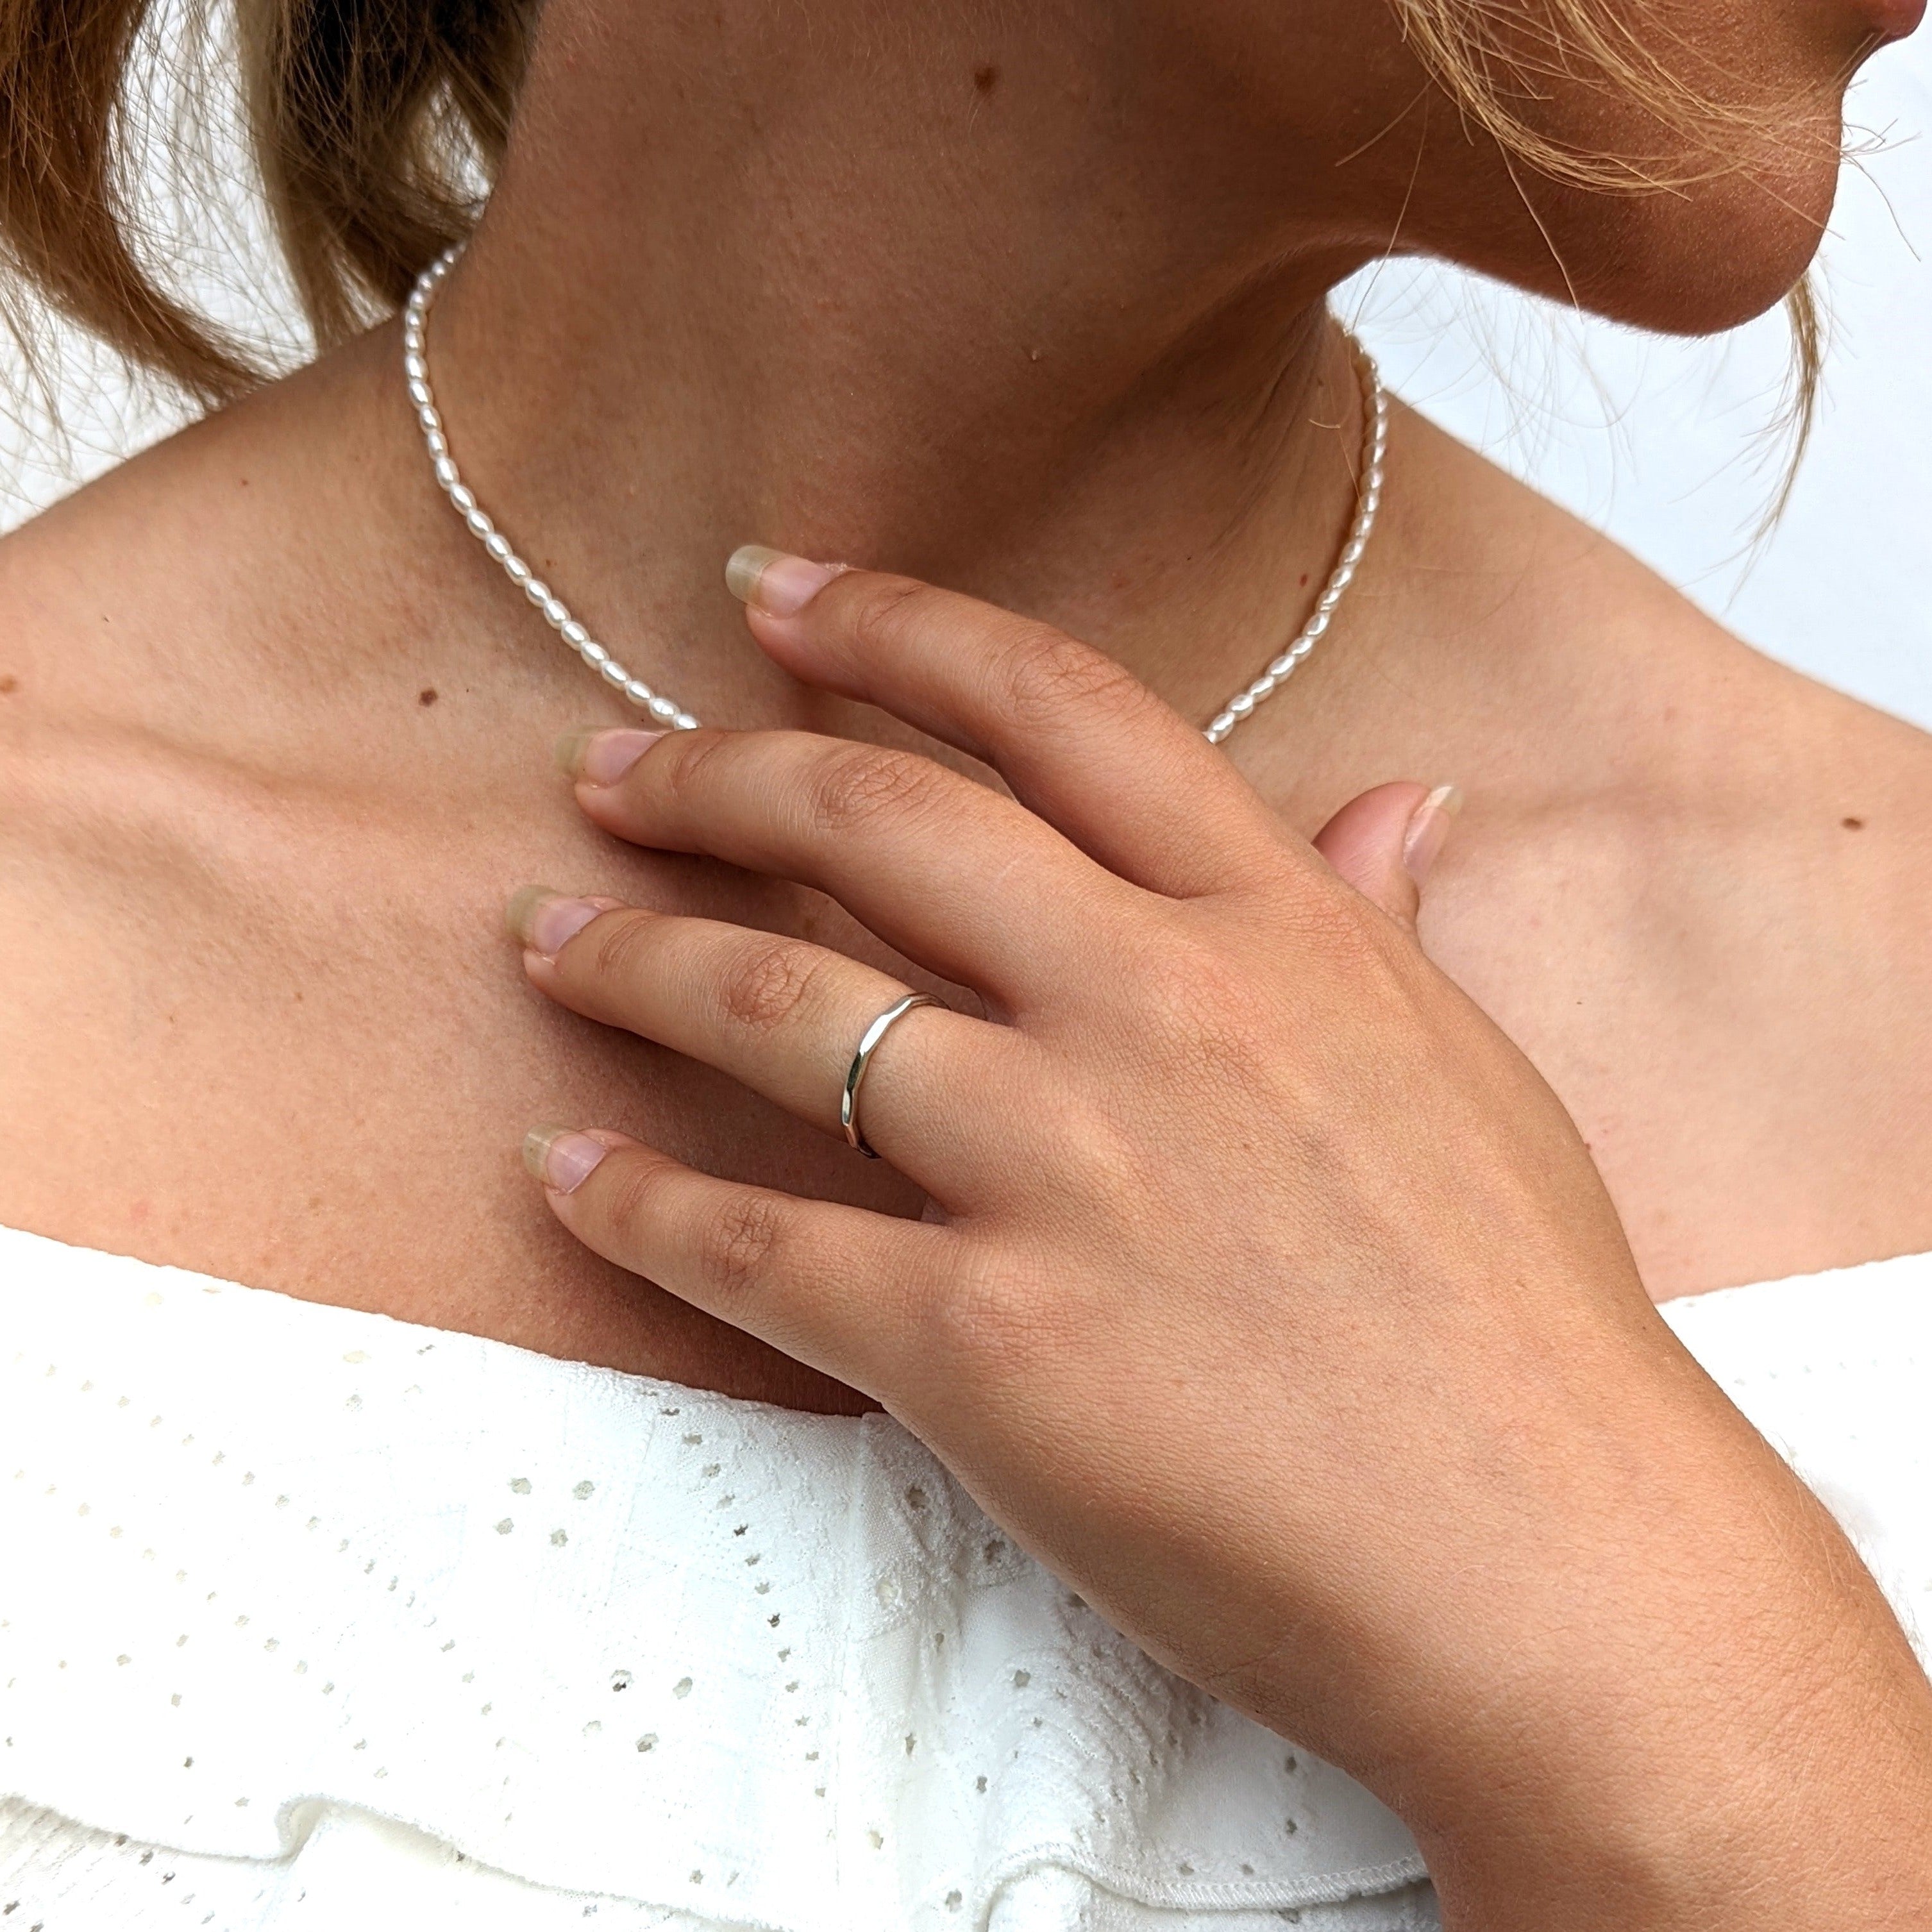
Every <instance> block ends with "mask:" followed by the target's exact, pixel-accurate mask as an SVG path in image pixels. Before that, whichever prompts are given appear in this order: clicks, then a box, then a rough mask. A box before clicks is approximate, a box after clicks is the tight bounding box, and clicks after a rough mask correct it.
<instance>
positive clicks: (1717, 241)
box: [1540, 155, 1838, 335]
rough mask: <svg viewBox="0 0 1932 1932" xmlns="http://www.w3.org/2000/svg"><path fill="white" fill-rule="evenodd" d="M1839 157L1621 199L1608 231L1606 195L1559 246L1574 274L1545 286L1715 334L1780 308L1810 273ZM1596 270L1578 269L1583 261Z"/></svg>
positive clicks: (1670, 326)
mask: <svg viewBox="0 0 1932 1932" xmlns="http://www.w3.org/2000/svg"><path fill="white" fill-rule="evenodd" d="M1837 191H1838V162H1837V159H1836V157H1835V155H1833V156H1830V157H1820V159H1819V160H1818V161H1817V162H1816V163H1812V164H1810V165H1808V166H1793V165H1791V164H1790V162H1789V161H1788V160H1787V165H1786V166H1784V168H1783V169H1781V171H1780V174H1779V176H1778V178H1777V179H1776V180H1775V181H1773V180H1769V179H1767V178H1766V177H1765V176H1764V175H1762V174H1760V175H1754V177H1753V178H1751V179H1749V180H1745V179H1743V178H1736V179H1734V180H1733V181H1726V182H1720V183H1712V184H1707V185H1706V186H1705V187H1702V188H1700V189H1698V190H1695V191H1694V193H1692V194H1691V196H1688V198H1679V197H1676V196H1646V197H1644V198H1643V199H1641V200H1639V199H1631V200H1628V201H1625V202H1623V204H1622V206H1621V207H1620V208H1619V209H1618V211H1617V215H1616V220H1615V221H1614V223H1612V224H1610V225H1609V227H1608V229H1607V228H1606V226H1605V224H1604V223H1602V220H1601V217H1602V215H1603V214H1604V211H1605V203H1604V201H1602V200H1599V202H1598V205H1597V208H1596V209H1595V214H1597V216H1598V221H1597V223H1595V224H1593V225H1594V226H1595V233H1592V234H1591V235H1589V236H1583V235H1578V236H1576V237H1575V238H1574V241H1573V242H1572V245H1571V247H1569V248H1562V242H1561V240H1560V239H1559V248H1560V249H1561V250H1562V253H1563V254H1565V257H1567V259H1568V265H1569V267H1570V274H1569V275H1568V278H1563V277H1561V276H1559V277H1556V278H1554V282H1553V285H1550V284H1549V281H1548V278H1540V279H1544V280H1545V281H1546V285H1545V286H1544V287H1543V289H1542V290H1541V292H1542V293H1545V294H1547V295H1550V296H1553V297H1555V298H1556V299H1560V300H1569V299H1573V298H1574V299H1576V300H1577V301H1580V302H1581V303H1582V304H1583V306H1584V307H1585V308H1589V309H1591V310H1593V311H1596V312H1597V313H1598V314H1601V315H1604V316H1606V317H1609V318H1610V320H1613V321H1616V322H1622V323H1628V324H1630V325H1631V326H1632V327H1634V328H1637V329H1650V330H1653V331H1655V332H1658V333H1659V334H1662V335H1719V334H1721V333H1722V332H1724V330H1726V329H1735V328H1736V327H1738V326H1739V324H1741V323H1746V322H1749V321H1750V320H1751V319H1752V318H1753V317H1756V316H1760V315H1762V314H1764V313H1765V311H1766V310H1768V309H1770V308H1775V307H1776V306H1777V305H1778V303H1779V302H1781V301H1782V300H1783V299H1784V297H1785V296H1787V295H1789V294H1790V292H1791V290H1793V288H1794V287H1796V285H1797V284H1798V283H1799V282H1800V281H1802V280H1803V278H1804V276H1805V272H1806V271H1807V270H1808V269H1809V268H1810V267H1811V263H1812V260H1813V258H1814V256H1816V254H1817V252H1818V245H1819V244H1820V242H1821V241H1822V240H1823V237H1824V234H1825V230H1826V224H1827V223H1829V220H1830V219H1831V215H1832V205H1833V202H1834V201H1835V198H1836V195H1837ZM1580 263H1589V264H1590V265H1591V266H1590V268H1589V269H1588V270H1587V271H1585V272H1581V273H1580V272H1579V265H1580Z"/></svg>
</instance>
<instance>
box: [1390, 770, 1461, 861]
mask: <svg viewBox="0 0 1932 1932" xmlns="http://www.w3.org/2000/svg"><path fill="white" fill-rule="evenodd" d="M1462 809H1463V794H1462V793H1461V792H1460V791H1459V790H1457V787H1455V786H1454V785H1452V784H1445V785H1438V786H1437V787H1436V789H1435V790H1433V792H1431V793H1430V794H1429V796H1427V798H1425V799H1424V800H1423V801H1422V802H1421V804H1420V805H1418V806H1417V807H1416V808H1415V811H1414V812H1413V813H1412V814H1411V815H1410V817H1409V829H1408V830H1407V831H1406V832H1404V833H1403V840H1402V862H1403V865H1405V866H1406V868H1408V871H1409V877H1411V878H1412V879H1413V880H1415V883H1417V884H1418V886H1419V885H1421V883H1422V882H1423V880H1424V879H1426V878H1427V877H1428V876H1429V872H1430V868H1431V867H1432V866H1433V865H1434V864H1435V863H1436V860H1437V859H1439V858H1440V857H1441V856H1442V848H1443V847H1444V846H1445V844H1448V841H1449V828H1450V826H1451V825H1452V824H1453V823H1454V822H1455V817H1456V814H1457V813H1458V812H1459V811H1461V810H1462Z"/></svg>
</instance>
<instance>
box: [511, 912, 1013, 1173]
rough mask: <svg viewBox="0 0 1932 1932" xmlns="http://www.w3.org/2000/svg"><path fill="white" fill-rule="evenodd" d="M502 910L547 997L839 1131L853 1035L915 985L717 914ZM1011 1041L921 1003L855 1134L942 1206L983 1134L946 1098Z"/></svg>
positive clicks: (956, 1097) (897, 1035) (977, 1089)
mask: <svg viewBox="0 0 1932 1932" xmlns="http://www.w3.org/2000/svg"><path fill="white" fill-rule="evenodd" d="M586 913H587V914H588V915H589V918H588V920H587V922H586V920H585V915H586ZM510 919H511V927H512V929H513V930H514V931H515V932H516V933H517V937H518V938H520V939H521V940H522V941H523V943H524V946H525V948H526V951H525V953H524V965H525V970H526V972H527V973H528V974H529V978H530V980H531V983H532V985H534V986H537V987H538V989H540V990H541V991H542V992H545V993H547V994H548V995H550V997H551V998H553V999H555V1000H556V1001H559V1003H560V1004H562V1005H564V1006H567V1007H570V1008H571V1010H573V1011H574V1012H577V1013H582V1014H583V1015H584V1016H586V1018H588V1019H595V1020H601V1021H603V1022H604V1023H605V1024H606V1025H610V1026H619V1027H622V1028H625V1029H627V1030H628V1031H630V1032H632V1033H635V1034H642V1035H643V1037H644V1038H646V1039H647V1040H655V1041H656V1042H657V1043H658V1044H659V1045H660V1046H667V1047H669V1048H670V1049H672V1050H673V1052H678V1053H682V1054H685V1055H688V1056H689V1057H690V1058H691V1059H694V1060H700V1061H703V1062H704V1063H705V1064H706V1065H707V1066H710V1067H717V1068H718V1069H719V1070H721V1072H723V1073H728V1074H730V1076H732V1078H733V1079H736V1080H738V1081H741V1082H742V1083H743V1084H744V1085H745V1086H747V1087H748V1088H751V1090H752V1091H754V1093H758V1094H763V1095H764V1096H765V1097H766V1099H768V1100H775V1102H777V1103H778V1105H779V1106H781V1107H783V1108H784V1109H786V1110H787V1112H790V1113H793V1114H796V1115H797V1116H798V1117H799V1118H800V1119H801V1120H805V1121H810V1122H811V1124H813V1125H814V1127H820V1128H822V1129H823V1130H824V1131H825V1132H826V1133H833V1134H838V1135H840V1136H841V1137H842V1136H843V1135H844V1127H843V1126H842V1125H841V1120H840V1111H839V1103H840V1101H841V1097H842V1096H843V1094H844V1087H845V1079H846V1076H847V1072H848V1070H850V1067H851V1065H852V1061H853V1055H854V1053H855V1052H856V1049H857V1047H858V1045H859V1040H860V1039H861V1037H862V1036H863V1034H865V1030H866V1028H868V1026H870V1025H871V1023H872V1022H873V1021H874V1020H875V1019H877V1018H878V1017H879V1016H880V1014H882V1013H885V1012H886V1010H888V1009H889V1007H892V1006H893V1005H894V1004H895V1003H896V1002H897V1001H900V1000H901V999H903V998H904V997H905V995H906V994H907V992H909V991H910V990H911V989H909V988H908V987H907V986H905V985H904V983H903V982H901V981H900V980H895V979H894V978H892V976H891V975H890V974H886V973H881V972H880V971H877V969H876V968H873V967H871V966H867V965H863V964H862V963H861V962H859V961H858V960H856V959H848V958H847V956H845V955H844V953H835V952H833V951H832V950H830V949H829V947H823V946H814V945H813V944H811V942H810V941H808V940H802V939H793V938H790V937H789V936H787V935H781V934H777V933H769V932H753V931H751V930H749V929H747V928H745V927H743V926H733V925H730V924H728V923H727V922H724V921H723V920H719V919H692V918H686V917H682V916H677V915H674V914H671V913H656V912H651V911H648V910H643V909H642V908H640V907H634V906H622V905H618V904H615V903H613V901H608V900H572V899H568V898H564V897H562V896H561V895H553V894H547V893H543V892H532V891H526V892H520V893H519V894H517V897H516V898H514V900H512V901H511V910H510ZM573 922H574V929H573ZM564 932H568V937H567V938H562V940H561V941H559V938H557V935H559V934H562V933H564ZM547 949H549V950H547ZM1014 1038H1015V1037H1014V1036H1013V1035H1012V1034H1010V1033H1009V1032H1007V1030H1006V1029H1004V1028H998V1027H995V1026H992V1025H989V1023H988V1022H986V1021H983V1020H977V1019H969V1018H968V1016H965V1015H964V1014H962V1013H955V1012H953V1010H951V1009H950V1007H943V1006H937V1007H918V1008H916V1009H914V1010H912V1011H911V1012H910V1013H907V1014H906V1015H905V1016H904V1017H903V1018H902V1019H900V1020H899V1021H898V1022H895V1023H894V1024H893V1025H892V1027H891V1028H889V1031H888V1032H887V1034H886V1035H885V1037H883V1038H881V1039H880V1040H879V1041H878V1042H877V1045H876V1046H874V1049H873V1053H872V1056H871V1061H870V1063H869V1064H868V1069H867V1071H866V1073H865V1085H864V1088H863V1090H862V1096H861V1101H860V1105H861V1108H862V1112H861V1113H860V1115H859V1125H860V1126H861V1127H862V1131H863V1133H864V1135H865V1139H866V1141H867V1142H868V1143H869V1144H870V1145H871V1146H872V1147H874V1148H877V1150H878V1151H879V1152H880V1154H882V1155H883V1157H885V1158H886V1159H888V1160H890V1161H891V1162H892V1165H893V1166H895V1167H896V1168H898V1169H899V1170H900V1172H901V1173H903V1174H904V1175H907V1177H908V1178H910V1179H911V1180H913V1181H916V1182H917V1183H918V1184H919V1186H920V1187H923V1188H925V1189H926V1192H927V1193H929V1194H932V1195H933V1196H935V1198H936V1199H938V1200H940V1201H941V1202H942V1204H944V1205H953V1204H952V1201H951V1199H950V1196H952V1194H953V1192H954V1190H956V1188H957V1187H958V1186H959V1184H960V1183H961V1181H962V1179H963V1178H965V1177H963V1176H962V1174H961V1172H960V1163H959V1159H958V1158H957V1155H958V1154H959V1150H960V1149H961V1148H962V1146H964V1145H971V1144H977V1142H978V1141H979V1140H980V1136H978V1135H977V1134H973V1133H964V1132H962V1125H963V1124H962V1121H960V1119H959V1112H958V1110H959V1108H960V1107H961V1106H963V1105H967V1104H970V1103H971V1097H974V1096H976V1095H978V1094H983V1093H984V1092H985V1091H986V1075H987V1072H988V1070H989V1060H990V1061H993V1062H997V1061H998V1060H999V1058H1001V1056H1002V1055H1003V1053H1004V1052H1005V1051H1006V1050H1007V1049H1009V1048H1010V1047H1011V1046H1012V1045H1013V1043H1014ZM969 1069H970V1070H971V1078H969V1077H968V1072H969Z"/></svg>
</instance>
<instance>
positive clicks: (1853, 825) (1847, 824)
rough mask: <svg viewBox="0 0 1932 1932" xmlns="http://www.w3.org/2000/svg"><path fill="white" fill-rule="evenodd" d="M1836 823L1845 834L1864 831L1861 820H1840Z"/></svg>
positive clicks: (1863, 823)
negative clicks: (1842, 828) (1841, 827)
mask: <svg viewBox="0 0 1932 1932" xmlns="http://www.w3.org/2000/svg"><path fill="white" fill-rule="evenodd" d="M1838 823H1840V824H1841V825H1842V826H1843V827H1844V828H1845V829H1846V831H1847V832H1862V831H1863V830H1864V829H1865V822H1864V820H1863V819H1862V818H1841V819H1840V820H1838Z"/></svg>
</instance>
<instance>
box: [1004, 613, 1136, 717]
mask: <svg viewBox="0 0 1932 1932" xmlns="http://www.w3.org/2000/svg"><path fill="white" fill-rule="evenodd" d="M995 678H996V679H997V684H998V688H1000V689H1001V690H1002V691H1004V694H1005V698H1006V703H1007V708H1008V709H1009V710H1010V712H1011V713H1012V715H1013V718H1014V719H1015V721H1016V722H1017V723H1019V724H1022V725H1023V726H1026V727H1043V726H1047V725H1051V724H1054V723H1055V722H1056V721H1058V720H1059V719H1061V718H1064V717H1066V716H1067V715H1068V714H1069V713H1070V712H1077V713H1079V714H1081V715H1092V714H1093V713H1094V712H1100V713H1101V714H1102V715H1104V716H1109V717H1112V716H1118V715H1121V714H1122V713H1124V712H1130V711H1131V710H1133V709H1136V708H1137V707H1138V706H1139V704H1140V703H1142V700H1143V698H1144V697H1145V693H1144V692H1143V691H1142V687H1141V685H1140V683H1139V680H1138V679H1136V678H1135V676H1133V673H1131V672H1130V671H1128V670H1126V669H1124V667H1122V666H1121V665H1120V664H1116V663H1115V661H1114V660H1113V659H1112V658H1110V657H1108V656H1106V655H1105V654H1104V653H1103V652H1100V651H1097V650H1095V649H1094V648H1093V646H1091V645H1090V644H1083V643H1080V642H1079V641H1078V640H1076V639H1075V638H1073V637H1068V636H1067V635H1066V634H1064V632H1062V631H1055V630H1053V629H1051V628H1049V627H1048V626H1046V625H1043V624H1025V625H1020V626H1019V627H1018V628H1017V631H1016V634H1015V635H1014V636H1013V637H1012V638H1011V639H1010V640H1009V641H1008V642H1007V645H1006V646H1005V647H1004V650H1003V651H1002V652H1001V655H1000V658H999V661H998V663H997V664H996V665H995Z"/></svg>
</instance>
